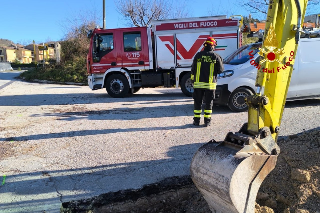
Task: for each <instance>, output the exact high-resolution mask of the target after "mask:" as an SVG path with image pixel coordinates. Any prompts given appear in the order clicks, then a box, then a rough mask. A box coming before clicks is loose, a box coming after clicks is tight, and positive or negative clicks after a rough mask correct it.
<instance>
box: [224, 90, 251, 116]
mask: <svg viewBox="0 0 320 213" xmlns="http://www.w3.org/2000/svg"><path fill="white" fill-rule="evenodd" d="M250 95H253V92H252V91H251V90H250V89H248V88H244V87H240V88H238V89H236V90H235V91H233V93H231V95H230V97H229V103H228V106H229V108H230V109H231V110H232V111H235V112H244V111H247V110H248V105H247V103H246V101H245V98H246V97H248V96H250Z"/></svg>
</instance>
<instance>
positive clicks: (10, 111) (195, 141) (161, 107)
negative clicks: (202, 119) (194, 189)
mask: <svg viewBox="0 0 320 213" xmlns="http://www.w3.org/2000/svg"><path fill="white" fill-rule="evenodd" d="M15 75H18V73H16V74H14V73H13V72H8V73H0V122H1V123H0V150H1V151H0V183H2V185H1V186H0V193H1V199H0V212H19V213H20V212H43V211H46V212H59V209H60V206H61V202H65V201H70V200H74V199H83V198H89V197H92V196H96V195H99V194H103V193H107V192H111V191H118V190H121V189H137V188H141V187H142V186H143V185H144V184H150V183H154V182H158V181H160V180H162V179H164V178H166V177H171V176H181V175H188V174H189V165H190V162H191V159H192V156H193V154H194V153H195V152H196V150H197V149H198V148H199V147H200V146H201V145H202V144H203V143H205V142H208V141H210V140H211V139H212V138H214V139H215V140H217V141H218V140H223V139H224V137H225V136H226V134H227V133H228V132H229V131H233V132H234V131H238V130H239V129H240V127H241V126H242V124H243V123H245V122H246V121H247V113H233V112H231V111H230V110H229V109H228V108H227V107H221V106H220V107H214V111H213V120H214V122H213V125H212V126H210V127H208V128H205V127H194V126H193V125H191V123H192V116H193V101H192V99H191V98H189V97H185V96H184V95H183V94H182V93H181V91H180V90H179V89H165V88H156V89H142V90H140V91H139V92H138V93H137V94H135V95H133V96H131V97H128V98H123V99H114V98H111V97H110V96H109V95H108V94H107V93H106V92H105V90H97V91H91V90H90V89H89V88H88V87H86V86H74V85H58V84H38V83H27V82H22V81H19V80H15V79H14V78H13V77H14V76H15ZM319 116H320V99H315V100H307V101H306V100H305V101H296V102H289V103H287V107H286V109H285V112H284V116H283V120H282V126H281V131H280V135H281V136H286V135H290V134H296V133H300V132H303V131H304V130H310V129H313V128H316V127H319V126H320V120H319Z"/></svg>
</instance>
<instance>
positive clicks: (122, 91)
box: [106, 74, 129, 98]
mask: <svg viewBox="0 0 320 213" xmlns="http://www.w3.org/2000/svg"><path fill="white" fill-rule="evenodd" d="M106 90H107V92H108V94H109V95H110V96H111V97H113V98H124V97H125V96H126V95H127V94H128V92H129V82H128V80H127V78H126V77H124V76H123V75H121V74H114V75H111V76H109V78H108V79H107V81H106Z"/></svg>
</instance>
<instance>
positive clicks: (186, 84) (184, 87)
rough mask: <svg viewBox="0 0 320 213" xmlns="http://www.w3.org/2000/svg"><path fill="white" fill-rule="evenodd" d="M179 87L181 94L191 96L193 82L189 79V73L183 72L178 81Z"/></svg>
mask: <svg viewBox="0 0 320 213" xmlns="http://www.w3.org/2000/svg"><path fill="white" fill-rule="evenodd" d="M180 87H181V91H182V92H183V94H185V95H186V96H188V97H191V96H192V93H193V83H192V81H191V73H187V74H185V75H184V76H183V77H182V79H181V81H180Z"/></svg>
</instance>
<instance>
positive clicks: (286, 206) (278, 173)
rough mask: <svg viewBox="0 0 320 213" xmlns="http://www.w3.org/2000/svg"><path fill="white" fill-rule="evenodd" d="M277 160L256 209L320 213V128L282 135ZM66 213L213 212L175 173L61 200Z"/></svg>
mask: <svg viewBox="0 0 320 213" xmlns="http://www.w3.org/2000/svg"><path fill="white" fill-rule="evenodd" d="M278 144H279V146H280V148H281V153H280V155H279V157H278V162H277V166H276V168H275V169H274V171H272V172H271V173H270V174H269V176H268V177H267V178H266V179H265V181H264V182H263V184H262V185H261V187H260V190H259V193H258V196H257V204H256V213H273V212H274V213H320V167H319V166H320V128H317V129H314V130H311V131H308V132H303V133H301V134H297V135H291V136H288V137H282V138H279V140H278ZM61 212H64V213H73V212H74V213H75V212H77V213H78V212H79V213H81V212H85V213H100V212H101V213H109V212H110V213H111V212H113V213H114V212H132V213H143V212H154V213H160V212H163V213H180V212H181V213H182V212H186V213H193V212H195V213H209V212H210V210H209V208H208V205H207V204H206V202H205V200H204V199H203V198H202V196H201V195H200V193H199V192H198V190H197V189H196V188H195V186H194V185H193V183H192V181H191V179H190V177H188V176H185V177H172V178H168V179H165V180H163V181H161V182H159V183H155V184H151V185H146V186H144V187H143V188H142V189H139V190H125V191H119V192H112V193H108V194H103V195H100V196H97V197H94V198H91V199H87V200H79V201H71V202H66V203H63V204H62V207H61Z"/></svg>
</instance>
